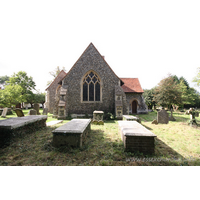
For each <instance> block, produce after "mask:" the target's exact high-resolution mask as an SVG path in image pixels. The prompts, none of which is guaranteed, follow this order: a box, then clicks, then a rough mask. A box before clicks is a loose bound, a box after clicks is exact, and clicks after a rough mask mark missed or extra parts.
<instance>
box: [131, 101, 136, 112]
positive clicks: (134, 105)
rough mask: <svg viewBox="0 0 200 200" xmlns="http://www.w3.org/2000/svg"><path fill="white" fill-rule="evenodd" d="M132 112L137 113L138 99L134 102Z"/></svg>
mask: <svg viewBox="0 0 200 200" xmlns="http://www.w3.org/2000/svg"><path fill="white" fill-rule="evenodd" d="M132 113H137V101H133V102H132Z"/></svg>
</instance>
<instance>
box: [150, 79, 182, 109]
mask: <svg viewBox="0 0 200 200" xmlns="http://www.w3.org/2000/svg"><path fill="white" fill-rule="evenodd" d="M181 95H182V93H181V90H180V86H179V85H178V84H176V81H175V79H174V77H173V76H172V75H168V77H167V78H164V79H162V80H161V81H160V82H159V84H158V86H157V87H156V88H155V94H154V99H153V100H154V101H155V102H156V103H157V104H158V105H161V106H163V107H168V108H170V107H171V106H172V105H181V104H182V98H181Z"/></svg>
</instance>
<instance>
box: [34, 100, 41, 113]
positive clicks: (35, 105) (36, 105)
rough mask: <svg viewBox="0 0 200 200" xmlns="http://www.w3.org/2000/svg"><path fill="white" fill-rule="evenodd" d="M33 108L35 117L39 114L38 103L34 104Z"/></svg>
mask: <svg viewBox="0 0 200 200" xmlns="http://www.w3.org/2000/svg"><path fill="white" fill-rule="evenodd" d="M33 108H34V109H35V110H36V111H37V115H40V112H39V109H40V105H39V103H34V105H33Z"/></svg>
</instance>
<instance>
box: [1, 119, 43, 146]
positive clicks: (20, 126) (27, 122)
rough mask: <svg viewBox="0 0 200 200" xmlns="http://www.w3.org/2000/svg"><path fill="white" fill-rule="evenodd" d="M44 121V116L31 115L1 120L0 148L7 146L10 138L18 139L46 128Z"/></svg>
mask: <svg viewBox="0 0 200 200" xmlns="http://www.w3.org/2000/svg"><path fill="white" fill-rule="evenodd" d="M46 120H47V116H46V115H41V116H36V115H31V116H25V117H17V118H10V119H5V120H1V121H0V147H3V146H6V145H9V144H10V142H11V140H12V138H15V137H20V136H23V135H25V134H28V133H32V132H34V131H36V130H39V129H40V128H42V127H46Z"/></svg>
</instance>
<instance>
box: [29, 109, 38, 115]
mask: <svg viewBox="0 0 200 200" xmlns="http://www.w3.org/2000/svg"><path fill="white" fill-rule="evenodd" d="M28 114H29V115H37V111H36V110H35V109H31V110H30V111H29V112H28Z"/></svg>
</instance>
